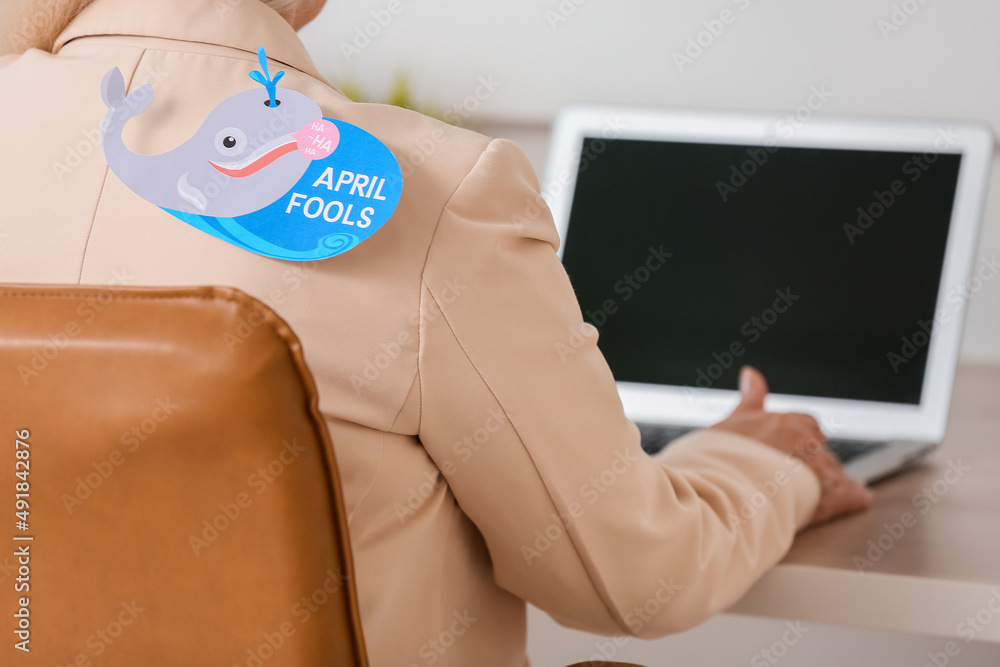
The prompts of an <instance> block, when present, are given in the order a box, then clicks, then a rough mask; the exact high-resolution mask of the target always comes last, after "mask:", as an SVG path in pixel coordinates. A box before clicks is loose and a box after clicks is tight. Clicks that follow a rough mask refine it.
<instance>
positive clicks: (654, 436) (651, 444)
mask: <svg viewBox="0 0 1000 667" xmlns="http://www.w3.org/2000/svg"><path fill="white" fill-rule="evenodd" d="M636 426H638V427H639V435H640V436H641V437H642V449H643V451H645V452H646V453H647V454H655V453H657V452H658V451H660V450H661V449H663V448H664V447H666V446H667V445H668V444H670V441H671V440H676V439H677V438H679V437H681V436H682V435H684V434H685V433H690V432H691V431H693V430H694V429H693V428H691V427H689V426H687V427H685V426H663V425H662V424H640V423H638V422H636Z"/></svg>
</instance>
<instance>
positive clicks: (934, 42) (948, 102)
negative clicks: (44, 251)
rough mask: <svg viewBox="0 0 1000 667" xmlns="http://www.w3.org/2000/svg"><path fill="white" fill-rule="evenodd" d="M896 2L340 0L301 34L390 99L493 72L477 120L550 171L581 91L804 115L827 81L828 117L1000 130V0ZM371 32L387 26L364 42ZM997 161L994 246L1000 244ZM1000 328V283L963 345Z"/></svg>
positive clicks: (978, 352)
mask: <svg viewBox="0 0 1000 667" xmlns="http://www.w3.org/2000/svg"><path fill="white" fill-rule="evenodd" d="M894 2H897V3H901V2H902V0H893V1H890V0H825V1H821V2H815V1H814V2H803V1H801V0H798V1H796V0H709V1H705V2H696V1H694V0H675V1H674V2H652V1H650V0H616V1H614V2H612V1H611V0H561V1H560V0H548V1H543V2H532V1H531V0H506V1H505V2H495V3H486V2H468V1H467V0H466V1H460V0H351V1H350V2H347V1H344V0H341V1H339V2H338V0H330V4H329V6H328V7H327V8H326V9H325V10H324V12H323V14H322V15H321V16H320V18H319V19H318V20H317V21H316V22H315V23H314V24H313V25H311V26H309V27H307V28H306V29H305V30H304V31H303V33H302V34H303V38H304V39H305V41H306V44H307V45H308V47H309V49H310V51H311V52H312V54H313V57H314V58H315V60H316V62H317V64H318V66H319V68H320V70H321V71H322V72H324V74H326V75H327V76H328V77H329V78H330V79H331V80H332V81H334V82H338V81H342V80H344V79H345V78H352V79H354V80H356V81H358V82H359V83H360V84H361V85H362V87H363V88H364V89H365V90H366V91H368V92H369V93H370V94H371V95H372V96H374V97H376V98H379V99H381V98H382V96H383V95H384V93H385V91H386V90H387V88H388V86H389V83H390V81H391V79H392V78H393V76H394V75H395V74H396V73H397V72H398V71H401V70H405V71H408V72H409V73H410V75H411V78H412V81H413V84H414V86H413V87H414V90H415V92H416V97H417V99H418V101H420V102H423V103H430V104H434V105H436V106H438V107H443V108H448V107H451V106H452V105H454V104H456V103H461V102H462V101H463V100H464V99H465V98H467V97H468V96H469V95H470V94H472V93H473V92H474V90H475V88H476V86H477V85H478V82H479V79H480V77H487V78H490V77H492V80H493V81H495V82H499V87H498V88H497V89H496V92H495V93H493V94H492V95H490V96H489V97H488V99H485V100H483V101H481V102H478V101H477V103H476V105H475V106H478V108H477V109H476V112H475V114H474V116H473V117H472V118H470V120H469V122H468V123H466V124H467V125H469V124H471V125H472V126H474V127H480V128H481V129H483V130H485V131H487V132H488V133H492V134H499V135H502V136H508V137H510V138H513V139H515V140H521V141H523V142H524V143H526V144H528V146H527V149H528V152H529V156H531V157H532V158H533V160H534V161H535V164H536V168H538V169H539V170H540V171H541V169H542V167H543V166H544V157H545V156H544V151H543V149H542V147H543V146H545V128H546V126H547V124H548V123H549V121H550V120H551V118H552V116H553V114H554V113H555V111H556V110H557V109H558V108H559V107H560V106H562V105H564V104H566V103H569V102H605V103H628V104H652V105H672V106H685V107H702V108H725V109H759V110H772V111H791V110H793V109H795V107H797V106H798V105H800V104H802V103H803V102H804V101H805V98H806V97H807V96H808V95H809V89H810V86H820V85H823V86H826V88H827V89H828V90H830V91H832V92H833V96H832V97H831V98H830V100H829V102H828V103H827V104H826V105H825V106H824V108H823V110H822V111H823V112H829V113H836V114H865V115H890V116H905V117H920V118H926V117H937V118H972V119H979V120H984V121H987V122H989V123H990V124H992V125H993V127H994V128H995V131H998V132H1000V76H998V74H1000V39H998V36H1000V35H998V33H1000V3H995V2H989V1H988V0H949V1H947V2H946V1H945V0H907V2H906V4H907V5H908V7H909V8H910V9H911V10H912V9H913V8H916V11H915V13H913V14H912V15H911V16H908V17H907V21H906V23H905V24H903V25H902V26H901V27H900V29H899V30H898V31H895V32H892V33H890V34H889V36H888V39H886V38H884V37H883V34H882V33H881V32H880V29H879V27H878V25H877V21H878V20H879V19H884V20H886V21H888V20H890V19H891V15H892V12H893V3H894ZM391 7H394V8H396V9H397V13H396V14H392V13H391V12H390V11H389V9H390V8H391ZM723 10H729V11H731V12H732V16H733V21H732V23H731V24H729V25H724V26H723V28H724V29H723V31H722V32H721V34H720V35H719V36H718V37H716V38H714V41H713V42H712V43H711V44H710V45H709V46H708V47H707V48H705V49H704V50H703V52H702V53H701V55H700V56H698V57H697V58H696V59H695V60H694V62H693V63H691V64H690V65H687V66H686V67H684V68H683V71H679V69H678V67H677V65H676V64H675V61H674V54H675V53H676V52H680V53H683V51H684V49H685V47H686V46H687V44H688V39H689V38H692V39H696V38H697V35H698V33H699V32H700V31H703V30H705V26H704V24H703V22H704V21H711V20H713V19H716V18H718V17H719V16H720V13H721V12H722V11H723ZM547 12H550V13H547ZM379 15H381V18H382V19H383V23H385V24H386V25H385V26H384V27H382V26H380V25H378V24H377V23H374V22H373V21H375V19H376V18H377V17H378V16H379ZM554 17H558V20H557V19H556V18H554ZM387 18H388V19H389V20H386V19H387ZM366 24H368V25H367V26H366ZM366 27H367V28H368V29H369V31H370V32H372V33H376V36H375V37H374V38H371V39H370V43H367V44H366V43H365V41H363V39H362V40H360V41H358V42H356V45H355V44H354V40H355V39H356V37H357V34H358V31H359V30H360V31H363V30H364V29H365V28H366ZM716 27H718V26H716ZM365 39H366V38H365ZM344 45H351V46H354V47H355V48H357V46H360V47H361V48H359V49H358V51H359V52H357V53H351V54H349V55H345V53H344V51H343V48H344ZM477 122H478V123H479V125H477ZM994 172H995V173H994V178H993V181H992V196H991V199H990V203H989V206H988V210H987V220H986V223H985V225H984V233H983V237H982V243H981V247H980V251H979V254H980V255H982V256H985V257H990V256H992V255H993V254H994V253H998V254H1000V169H995V170H994ZM998 333H1000V280H997V281H991V282H990V283H987V284H986V286H985V287H984V288H983V289H982V290H981V291H980V292H979V293H978V294H977V295H976V296H975V298H974V299H973V300H972V302H971V304H970V307H969V316H968V326H967V328H966V336H965V339H964V345H963V356H964V357H965V358H966V359H969V360H987V361H992V362H1000V335H998Z"/></svg>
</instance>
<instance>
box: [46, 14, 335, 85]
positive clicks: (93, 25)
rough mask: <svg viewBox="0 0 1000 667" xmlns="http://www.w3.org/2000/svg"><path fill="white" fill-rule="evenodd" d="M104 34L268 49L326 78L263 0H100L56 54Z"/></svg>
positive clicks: (61, 42)
mask: <svg viewBox="0 0 1000 667" xmlns="http://www.w3.org/2000/svg"><path fill="white" fill-rule="evenodd" d="M99 35H131V36H139V37H162V38H165V39H174V40H180V41H185V42H201V43H205V44H215V45H218V46H227V47H230V48H234V49H239V50H241V51H246V52H248V53H249V54H251V57H253V58H256V55H257V47H258V46H263V47H264V48H265V49H266V50H267V56H268V58H270V59H273V60H275V61H277V62H279V63H282V64H283V65H287V66H288V67H293V68H295V69H297V70H300V71H302V72H305V73H306V74H309V75H311V76H313V77H315V78H317V79H319V80H321V81H322V80H323V77H322V76H321V75H320V74H319V72H317V71H316V66H315V65H314V64H313V62H312V58H310V57H309V53H308V52H307V51H306V48H305V45H303V44H302V40H300V39H299V36H298V35H297V34H296V33H295V31H294V30H293V29H292V26H290V25H289V24H288V22H287V21H285V20H284V19H283V18H281V16H280V15H278V13H277V12H275V11H274V10H273V9H271V8H270V7H268V6H267V5H265V4H264V3H263V2H260V0H142V2H138V1H137V0H94V2H92V3H91V4H90V5H89V6H87V8H86V9H84V10H83V11H82V12H81V13H80V14H79V15H78V16H77V17H76V18H75V19H73V21H72V22H71V23H70V24H69V26H68V27H67V28H66V30H64V31H63V32H62V34H60V35H59V37H58V38H57V39H56V43H55V46H54V47H53V51H55V52H58V51H59V49H61V48H62V47H63V46H65V45H66V44H67V43H68V42H70V41H71V40H74V39H78V38H81V37H91V36H99Z"/></svg>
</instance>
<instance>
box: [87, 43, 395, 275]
mask: <svg viewBox="0 0 1000 667" xmlns="http://www.w3.org/2000/svg"><path fill="white" fill-rule="evenodd" d="M258 57H259V59H260V64H261V71H260V72H256V71H255V72H252V73H251V74H250V77H251V78H252V79H253V80H254V81H257V82H258V83H260V84H261V85H262V86H263V88H262V89H255V90H247V91H244V92H242V93H238V94H236V95H233V96H232V97H230V98H228V99H226V100H224V101H223V102H222V103H220V104H219V105H218V106H217V107H215V109H213V110H212V112H211V113H209V114H208V116H207V117H206V118H205V120H204V122H203V123H202V125H201V127H200V128H198V131H197V132H195V133H194V135H193V136H192V137H191V138H190V139H188V140H187V141H186V142H184V143H183V144H181V145H180V146H178V147H177V148H175V149H174V150H172V151H169V152H167V153H163V154H161V155H139V154H137V153H133V152H132V151H131V150H129V149H128V147H126V146H125V142H124V141H123V139H122V131H123V130H124V128H125V124H126V123H127V122H128V121H129V120H130V119H131V118H134V117H135V116H138V115H139V114H141V113H142V112H143V111H145V110H146V109H147V108H148V107H149V105H150V104H151V103H152V101H153V94H152V87H151V86H150V85H149V84H146V85H145V86H142V87H141V88H139V89H138V90H136V91H135V92H133V93H132V94H131V95H126V94H125V93H126V91H125V80H124V78H123V77H122V74H121V72H120V71H119V70H118V68H115V69H112V70H111V71H109V72H108V73H107V74H106V75H105V76H104V80H103V81H102V83H101V97H102V98H103V99H104V103H105V104H106V105H107V106H108V113H107V115H106V116H105V119H104V123H103V125H102V127H101V134H102V136H101V141H102V144H103V148H104V155H105V158H106V159H107V162H108V166H109V167H110V168H111V170H112V171H113V172H114V173H115V175H116V176H117V177H118V178H119V179H121V181H122V182H123V183H124V184H125V185H126V186H128V187H129V189H131V190H132V191H133V192H135V193H136V194H138V195H139V196H140V197H142V198H143V199H145V200H146V201H148V202H150V203H152V204H155V205H156V206H159V207H160V208H162V209H163V210H164V211H166V212H167V213H170V214H171V215H173V216H175V217H177V218H179V219H181V220H183V221H184V222H186V223H188V224H189V225H191V226H192V227H195V228H196V229H199V230H201V231H203V232H205V233H207V234H211V235H212V236H214V237H216V238H219V239H221V240H223V241H226V242H228V243H231V244H233V245H235V246H237V247H240V248H243V249H245V250H249V251H250V252H254V253H257V254H259V255H264V256H266V257H275V258H278V259H286V260H296V261H312V260H318V259H325V258H327V257H333V256H335V255H339V254H341V253H344V252H347V251H348V250H350V249H351V248H353V247H355V246H356V245H358V244H359V243H361V242H362V241H364V240H366V239H368V238H369V237H370V236H371V235H372V234H374V233H375V232H376V231H377V230H378V229H379V228H380V227H382V225H384V224H385V222H386V221H387V220H388V219H389V218H390V217H391V216H392V213H393V211H395V209H396V205H397V204H398V203H399V197H400V195H401V194H402V188H403V177H402V173H401V172H400V169H399V163H398V162H397V161H396V158H395V157H394V156H393V154H392V152H390V151H389V149H388V148H386V147H385V146H384V145H383V144H382V142H380V141H379V140H378V139H376V138H375V137H373V136H372V135H371V134H369V133H367V132H365V131H364V130H362V129H361V128H359V127H356V126H354V125H351V124H349V123H345V122H343V121H340V120H335V119H331V118H325V117H324V116H323V112H322V111H321V110H320V108H319V105H318V104H316V103H315V102H313V101H312V100H311V99H309V98H308V97H306V96H305V95H302V94H301V93H298V92H295V91H293V90H288V89H284V88H283V89H281V90H280V91H279V90H278V88H277V83H278V80H279V79H281V77H282V76H283V75H284V72H278V73H277V74H276V75H275V76H274V78H271V77H270V74H269V72H268V67H267V58H266V56H265V54H264V49H263V48H261V49H260V50H259V51H258Z"/></svg>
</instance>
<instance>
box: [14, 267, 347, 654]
mask: <svg viewBox="0 0 1000 667" xmlns="http://www.w3.org/2000/svg"><path fill="white" fill-rule="evenodd" d="M0 378H2V379H0V438H2V440H0V526H3V530H2V531H0V542H2V543H4V544H5V545H6V546H4V547H3V548H2V549H0V619H2V620H0V636H2V637H3V638H4V639H3V642H2V643H0V664H2V665H22V664H23V665H29V664H30V665H51V666H53V667H54V666H56V665H58V666H60V667H62V666H70V665H73V666H79V667H87V666H88V665H114V666H119V665H120V666H122V667H137V666H142V667H157V666H159V665H170V666H174V665H184V666H185V667H229V666H230V665H238V666H241V667H269V666H271V665H275V666H277V665H281V666H283V667H284V666H294V667H318V666H320V665H323V666H327V665H357V666H365V665H367V659H366V657H365V649H364V640H363V637H362V633H361V628H360V623H359V620H358V619H359V617H358V609H357V599H356V595H355V590H354V573H353V566H352V562H351V554H350V547H349V542H348V538H347V524H346V521H345V518H344V509H343V502H342V499H341V490H340V482H339V477H338V475H337V468H336V463H335V461H334V456H333V451H332V448H331V444H330V438H329V435H328V433H327V430H326V428H325V425H324V423H323V420H322V417H321V416H320V414H319V412H318V408H317V399H316V390H315V385H314V383H313V380H312V377H311V376H310V374H309V371H308V370H307V368H306V365H305V363H304V360H303V355H302V349H301V346H300V344H299V342H298V339H297V338H296V337H295V335H294V334H293V333H292V331H291V329H290V328H289V327H288V325H287V324H286V323H285V322H284V321H282V320H281V319H280V318H279V317H278V316H277V315H275V314H274V313H273V312H272V311H270V310H269V309H268V308H266V307H265V306H263V305H262V304H260V303H259V302H257V301H255V300H254V299H251V298H250V297H248V296H246V295H245V294H243V293H241V292H239V291H237V290H234V289H223V288H212V287H204V288H178V289H172V288H166V289H157V288H123V287H76V286H74V287H61V286H45V287H41V286H0ZM21 501H23V502H21ZM18 633H20V634H18ZM25 648H26V649H30V652H25V651H24V650H22V649H25Z"/></svg>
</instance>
